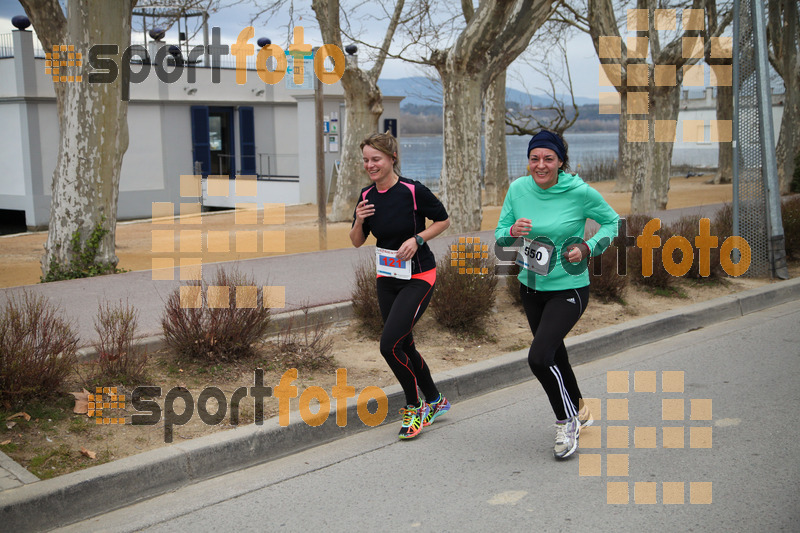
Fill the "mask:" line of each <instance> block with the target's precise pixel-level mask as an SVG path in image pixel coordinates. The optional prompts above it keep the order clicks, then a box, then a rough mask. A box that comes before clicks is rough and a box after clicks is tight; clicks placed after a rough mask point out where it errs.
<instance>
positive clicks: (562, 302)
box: [520, 284, 589, 420]
mask: <svg viewBox="0 0 800 533" xmlns="http://www.w3.org/2000/svg"><path fill="white" fill-rule="evenodd" d="M520 294H521V295H522V306H523V307H524V308H525V315H526V316H527V317H528V324H529V325H530V327H531V331H532V332H533V342H532V343H531V349H530V351H529V352H528V365H530V367H531V370H532V371H533V374H534V375H535V376H536V377H537V378H538V379H539V382H540V383H541V384H542V387H544V390H545V392H546V393H547V397H548V398H549V399H550V405H551V406H552V407H553V412H555V414H556V419H557V420H566V419H567V418H570V417H573V416H577V414H578V410H579V409H580V405H579V403H580V399H581V398H582V396H581V391H580V389H579V388H578V382H577V381H576V380H575V374H574V373H573V372H572V367H571V366H570V364H569V359H568V357H567V348H566V346H564V337H566V336H567V333H569V330H571V329H572V327H573V326H574V325H575V324H576V323H577V322H578V319H579V318H580V317H581V315H582V314H583V312H584V310H585V309H586V305H587V304H588V303H589V286H588V285H587V286H586V287H581V288H580V289H567V290H563V291H534V290H533V289H530V288H528V287H527V286H525V285H524V284H521V286H520Z"/></svg>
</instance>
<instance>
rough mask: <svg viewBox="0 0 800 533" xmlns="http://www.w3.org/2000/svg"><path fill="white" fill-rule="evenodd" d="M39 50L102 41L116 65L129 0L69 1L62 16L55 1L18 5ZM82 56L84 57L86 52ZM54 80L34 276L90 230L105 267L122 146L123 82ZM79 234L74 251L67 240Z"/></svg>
mask: <svg viewBox="0 0 800 533" xmlns="http://www.w3.org/2000/svg"><path fill="white" fill-rule="evenodd" d="M20 3H21V4H22V7H23V8H24V9H25V13H26V14H27V15H28V18H29V19H30V20H31V23H32V24H33V27H34V28H35V29H36V34H37V35H38V37H39V39H40V40H41V41H42V45H44V47H45V49H46V50H48V51H51V50H53V47H54V46H56V45H61V44H68V43H102V44H111V45H116V46H117V47H118V50H119V53H118V54H117V55H116V60H117V62H119V60H120V57H121V56H122V53H123V52H124V51H125V49H126V48H127V47H128V45H130V41H131V11H132V9H133V8H134V7H135V5H136V0H119V1H115V2H107V1H106V0H70V2H69V3H68V4H67V7H66V12H65V11H64V10H63V9H62V8H61V5H60V4H59V2H58V0H20ZM86 55H87V56H88V54H86ZM126 81H127V80H123V79H121V77H117V79H115V80H114V81H113V82H111V83H93V84H90V83H89V80H88V76H82V79H81V81H73V82H66V81H65V82H63V83H62V82H59V83H54V88H55V93H56V104H57V106H58V125H59V130H60V135H59V145H58V158H57V160H56V168H55V171H54V172H53V181H52V192H51V194H52V197H51V203H50V228H49V232H48V235H47V243H46V244H45V253H44V256H43V258H42V273H43V275H44V276H46V275H47V272H48V270H49V269H50V268H51V265H53V266H59V265H61V266H67V265H68V264H69V263H70V262H71V259H72V258H73V256H74V255H75V254H77V253H79V252H80V251H81V249H82V248H83V246H84V245H85V243H86V240H87V238H88V237H89V236H90V235H91V233H92V231H93V230H94V229H95V228H96V227H102V228H103V229H105V230H106V231H107V233H106V234H105V236H104V237H103V238H102V239H101V241H100V243H99V247H98V253H97V256H96V259H95V261H96V263H99V264H100V265H102V268H104V269H110V270H113V269H114V267H116V265H117V262H118V259H117V257H116V255H115V250H114V237H115V232H116V220H117V198H118V195H119V178H120V167H121V166H122V157H123V155H124V154H125V151H126V150H127V148H128V122H127V115H128V103H127V102H126V101H123V100H122V87H123V83H125V82H126ZM76 232H77V234H78V235H79V241H78V243H77V244H78V245H79V249H78V250H75V246H74V245H73V243H72V239H73V235H74V234H76Z"/></svg>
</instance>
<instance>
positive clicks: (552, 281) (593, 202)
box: [494, 170, 619, 291]
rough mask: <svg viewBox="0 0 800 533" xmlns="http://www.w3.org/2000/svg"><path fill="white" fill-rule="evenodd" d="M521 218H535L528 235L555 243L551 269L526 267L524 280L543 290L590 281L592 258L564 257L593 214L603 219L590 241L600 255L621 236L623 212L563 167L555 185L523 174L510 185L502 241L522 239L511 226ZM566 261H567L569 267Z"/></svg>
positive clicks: (499, 237) (498, 233)
mask: <svg viewBox="0 0 800 533" xmlns="http://www.w3.org/2000/svg"><path fill="white" fill-rule="evenodd" d="M520 218H528V219H530V220H531V224H532V226H533V228H532V229H531V231H530V233H528V235H527V236H526V238H527V239H531V240H539V241H542V240H543V239H542V238H543V237H544V238H546V239H549V241H550V242H552V243H553V244H554V245H555V250H554V251H553V257H552V259H551V262H550V266H551V270H550V272H549V273H548V274H547V275H546V276H543V275H539V274H536V273H534V272H530V271H528V270H526V269H524V268H523V269H521V272H520V274H519V276H518V278H519V281H520V282H521V283H523V284H525V285H527V286H528V287H530V288H532V289H536V290H540V291H559V290H564V289H578V288H580V287H585V286H587V285H589V271H588V268H587V264H588V259H584V260H583V261H581V262H580V263H569V262H567V261H566V259H563V258H562V254H563V253H564V252H565V251H566V250H567V246H569V245H571V244H574V243H575V242H580V240H582V239H583V232H584V225H585V223H586V219H587V218H591V219H592V220H594V221H596V222H597V223H598V224H600V229H599V230H598V232H597V234H595V235H594V236H593V237H592V238H590V239H589V240H588V241H586V244H587V245H588V246H589V250H591V251H592V255H593V256H594V255H600V254H601V253H603V251H605V249H606V248H608V246H609V244H611V240H613V239H614V237H616V236H617V231H618V228H617V226H618V221H619V215H618V214H617V213H616V212H615V211H614V210H613V209H612V208H611V206H610V205H608V203H606V201H605V200H604V199H603V197H602V196H601V195H600V193H599V192H597V191H596V190H594V189H593V188H591V187H590V186H589V185H587V184H586V183H584V181H583V180H582V179H581V178H580V177H579V176H578V175H577V174H568V173H566V172H564V171H563V170H559V172H558V183H556V184H555V185H553V186H552V187H550V188H549V189H542V188H540V187H539V186H538V185H537V184H536V182H535V181H534V180H533V177H531V176H523V177H521V178H519V179H517V180H516V181H514V183H512V184H511V186H510V187H509V188H508V193H507V194H506V199H505V201H504V202H503V209H502V211H500V220H499V221H498V222H497V229H496V230H495V232H494V236H495V239H496V240H497V244H499V245H500V246H511V245H512V244H513V243H514V241H515V240H516V239H515V238H514V237H511V233H510V231H509V230H510V229H511V226H512V225H513V224H514V222H516V221H517V219H520ZM564 265H567V267H566V268H567V269H568V270H569V272H568V271H567V270H565V268H564Z"/></svg>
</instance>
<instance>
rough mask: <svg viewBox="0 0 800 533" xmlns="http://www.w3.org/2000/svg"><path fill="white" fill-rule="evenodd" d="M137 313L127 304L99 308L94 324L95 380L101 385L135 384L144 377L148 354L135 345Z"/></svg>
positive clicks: (121, 303) (120, 303) (106, 304)
mask: <svg viewBox="0 0 800 533" xmlns="http://www.w3.org/2000/svg"><path fill="white" fill-rule="evenodd" d="M137 322H138V312H137V311H136V309H134V308H133V307H132V306H131V305H130V304H128V302H125V303H123V302H119V303H117V304H116V305H113V306H112V305H111V304H109V303H107V302H106V303H105V304H100V305H99V306H98V309H97V317H95V320H94V330H95V331H96V332H97V340H96V341H95V342H94V343H93V344H92V345H93V346H94V349H95V350H96V351H97V376H95V379H100V380H102V381H103V382H106V383H107V382H108V381H109V380H110V381H113V382H121V383H123V384H126V385H132V384H135V383H136V382H137V381H139V380H140V379H141V378H142V377H143V376H144V367H145V364H146V363H147V352H146V351H145V350H144V349H143V348H142V347H140V346H137V345H136V343H135V340H134V339H135V336H136V326H137Z"/></svg>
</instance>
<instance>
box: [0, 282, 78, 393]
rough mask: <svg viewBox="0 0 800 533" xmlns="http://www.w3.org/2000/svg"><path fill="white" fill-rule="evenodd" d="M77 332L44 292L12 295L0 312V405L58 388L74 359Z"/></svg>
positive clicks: (25, 292)
mask: <svg viewBox="0 0 800 533" xmlns="http://www.w3.org/2000/svg"><path fill="white" fill-rule="evenodd" d="M77 349H78V335H77V332H76V331H75V329H74V328H73V326H72V324H70V323H69V322H68V321H67V320H66V319H65V318H64V317H63V313H62V312H61V309H60V308H59V307H58V306H56V305H54V304H52V303H50V301H49V300H48V299H47V298H45V297H44V296H41V295H38V294H33V293H29V292H27V291H24V292H22V293H21V294H20V295H14V296H12V297H11V298H10V299H9V300H8V301H7V302H6V304H5V308H4V309H3V310H2V314H0V404H2V405H3V406H4V407H6V408H7V409H11V408H14V407H18V406H19V405H21V404H23V403H24V402H26V401H28V400H30V399H33V398H46V397H48V396H52V395H53V394H55V393H57V392H58V391H60V389H61V386H62V384H63V383H64V380H65V379H66V378H67V377H68V376H69V374H70V372H71V370H72V367H73V365H74V364H75V362H76V355H75V354H76V352H77Z"/></svg>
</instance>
